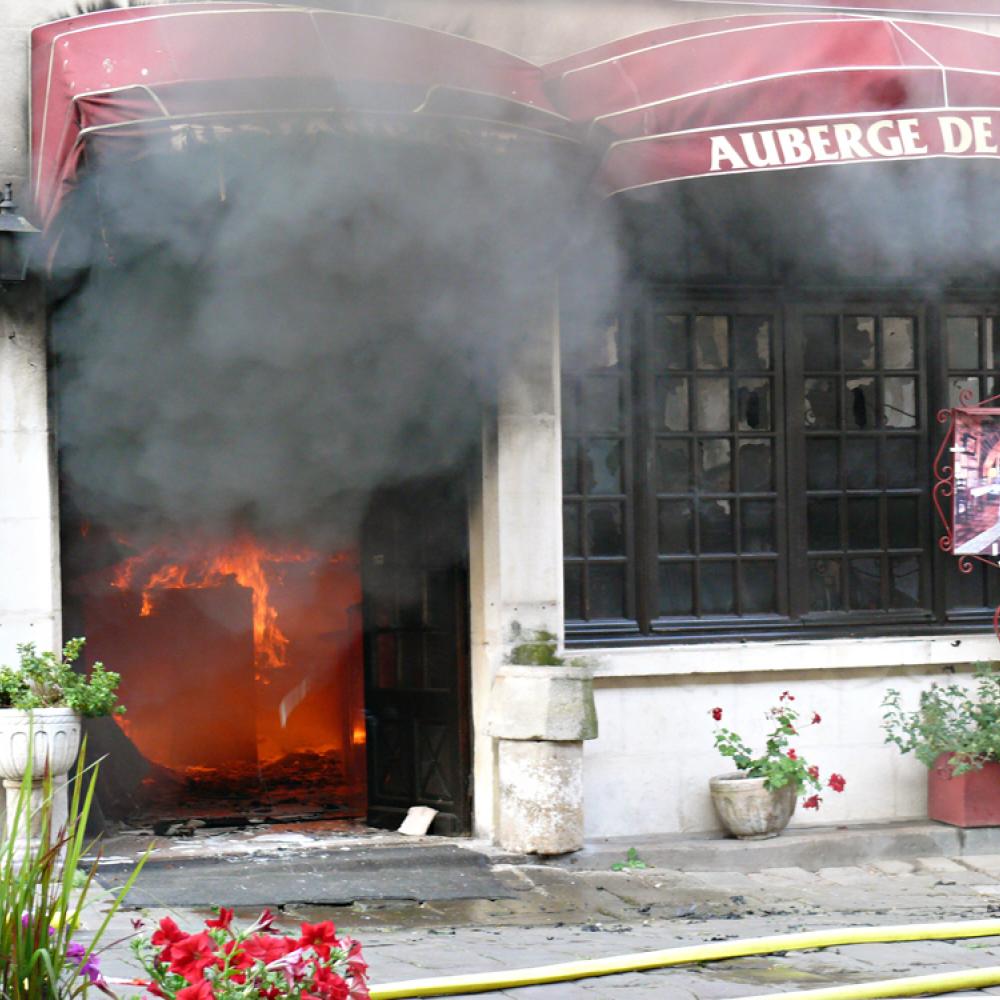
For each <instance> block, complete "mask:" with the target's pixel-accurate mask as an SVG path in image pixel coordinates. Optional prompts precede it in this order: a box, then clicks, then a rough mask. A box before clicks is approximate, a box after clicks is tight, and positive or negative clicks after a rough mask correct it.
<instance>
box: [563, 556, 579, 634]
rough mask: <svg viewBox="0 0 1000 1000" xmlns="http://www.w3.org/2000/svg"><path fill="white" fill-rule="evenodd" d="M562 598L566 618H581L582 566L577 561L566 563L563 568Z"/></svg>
mask: <svg viewBox="0 0 1000 1000" xmlns="http://www.w3.org/2000/svg"><path fill="white" fill-rule="evenodd" d="M563 600H564V601H565V602H566V617H567V618H568V619H570V620H576V621H579V620H580V619H581V618H583V567H582V566H581V565H580V564H579V563H568V564H567V565H566V566H565V567H564V569H563Z"/></svg>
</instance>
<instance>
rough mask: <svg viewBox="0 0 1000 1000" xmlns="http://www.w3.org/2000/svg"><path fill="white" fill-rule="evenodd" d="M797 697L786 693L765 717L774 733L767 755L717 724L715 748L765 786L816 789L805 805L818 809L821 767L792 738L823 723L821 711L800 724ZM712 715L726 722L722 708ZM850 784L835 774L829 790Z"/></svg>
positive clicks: (768, 739) (766, 747) (767, 744)
mask: <svg viewBox="0 0 1000 1000" xmlns="http://www.w3.org/2000/svg"><path fill="white" fill-rule="evenodd" d="M794 701H795V695H793V694H791V692H789V691H782V692H781V695H780V696H779V698H778V704H777V705H775V706H774V708H770V709H768V711H767V712H766V713H765V718H766V719H767V720H768V722H769V723H770V724H771V726H772V729H771V732H770V733H768V734H767V736H766V738H765V741H764V752H763V753H760V754H755V753H754V751H753V750H752V749H751V748H750V747H749V746H748V745H747V743H746V742H745V741H744V740H743V737H742V736H740V735H739V734H738V733H735V732H733V731H732V730H731V729H727V728H726V727H725V726H719V725H717V726H716V728H715V749H716V750H718V751H719V753H721V754H722V756H723V757H729V758H730V759H731V760H732V762H733V763H734V764H735V765H736V767H737V768H738V769H739V770H740V771H742V772H743V773H744V775H745V776H746V777H747V778H764V786H765V787H766V788H769V789H771V790H772V791H775V790H777V789H779V788H784V787H785V786H786V785H788V784H792V785H794V786H795V792H796V794H797V795H801V794H802V793H803V792H804V791H805V789H807V788H811V789H813V794H812V795H810V796H809V797H808V798H807V799H806V800H805V801H804V802H803V803H802V807H803V808H804V809H818V808H819V807H820V803H821V802H822V801H823V799H822V797H821V796H820V795H819V794H817V793H818V792H819V791H820V790H822V788H823V787H824V785H823V781H822V779H821V778H820V773H819V768H818V767H816V766H815V765H813V764H810V763H809V762H808V761H807V760H805V759H804V758H803V757H802V756H800V754H799V752H798V751H797V750H796V749H795V747H793V746H791V745H790V743H791V739H792V737H795V736H798V735H799V734H800V733H801V731H802V730H803V729H808V728H809V727H810V726H818V725H819V724H820V723H821V722H822V721H823V720H822V718H821V716H820V714H819V713H818V712H813V713H812V718H811V719H810V721H809V722H806V723H800V722H799V718H800V714H799V712H798V710H797V709H796V708H795V707H794V706H793V704H792V702H794ZM709 715H711V716H712V718H713V719H714V720H715V721H716V723H718V722H721V721H722V715H723V712H722V709H721V708H713V709H710V710H709ZM846 784H847V782H846V780H845V779H844V776H843V775H842V774H836V773H834V774H831V775H830V777H829V779H828V780H827V783H826V787H827V788H830V789H832V790H833V791H835V792H842V791H843V790H844V787H845V786H846Z"/></svg>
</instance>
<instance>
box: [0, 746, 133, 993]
mask: <svg viewBox="0 0 1000 1000" xmlns="http://www.w3.org/2000/svg"><path fill="white" fill-rule="evenodd" d="M83 760H84V754H83V753H81V755H80V760H79V763H78V764H77V769H76V774H75V779H74V781H73V787H72V793H71V795H70V799H69V810H68V818H67V822H66V825H65V826H64V827H61V828H60V829H54V828H53V824H52V805H53V795H54V794H55V793H56V792H57V791H61V788H58V787H57V786H56V785H55V783H54V781H53V779H52V777H51V776H49V775H46V776H45V780H44V782H43V783H42V789H43V791H42V802H41V804H40V805H39V806H38V807H37V808H36V809H34V811H33V809H32V795H31V787H32V786H31V771H30V757H29V771H28V773H27V774H26V775H25V779H24V781H23V783H22V785H21V792H20V794H19V796H18V798H17V802H16V804H15V806H14V810H13V815H12V816H8V824H9V827H10V829H12V830H14V831H15V834H14V835H13V836H11V837H9V838H7V839H6V840H5V841H4V842H3V844H2V845H0V997H3V1000H55V998H58V1000H72V998H76V997H86V996H88V995H89V994H90V991H91V990H92V989H101V986H102V985H103V981H102V980H101V977H100V972H99V969H98V959H97V949H98V945H99V944H100V941H101V938H102V936H103V935H104V933H105V931H106V930H107V927H108V924H109V923H110V921H111V918H112V917H113V916H114V914H115V912H116V911H117V910H118V908H119V907H120V906H121V903H122V900H123V899H124V898H125V895H126V894H127V893H128V891H129V890H130V889H131V887H132V884H133V882H134V881H135V877H136V876H137V875H138V873H139V871H140V870H141V868H142V866H143V864H144V863H145V860H146V859H145V857H143V858H142V859H141V860H140V862H139V864H138V865H137V867H136V869H135V872H134V873H133V874H132V876H131V877H130V878H129V880H128V882H127V883H126V885H125V886H124V887H123V888H122V890H121V892H120V893H119V894H118V895H117V896H116V897H113V898H112V900H111V902H110V905H109V906H108V908H107V909H106V910H105V912H104V916H103V920H102V922H101V923H100V925H99V926H98V927H97V928H96V930H95V931H94V933H93V934H92V935H91V936H90V939H89V941H88V942H87V943H84V942H83V941H79V940H75V939H74V934H75V932H76V930H77V928H78V927H79V926H80V923H81V915H82V913H83V909H84V906H85V904H86V902H87V896H88V893H89V892H90V890H91V889H92V888H93V885H94V876H95V874H96V872H97V862H96V861H94V862H93V863H92V864H90V865H89V866H88V867H84V866H82V864H81V862H82V858H83V856H84V854H86V853H89V852H90V851H91V850H92V849H93V845H92V844H88V843H86V842H85V840H84V831H85V829H86V826H87V817H88V815H89V813H90V808H91V804H92V802H93V798H94V789H95V787H96V783H97V765H96V764H93V765H90V766H89V767H87V766H85V765H84V763H83ZM32 828H34V832H35V838H34V839H33V838H32V837H31V836H30V834H29V831H30V830H31V829H32ZM101 992H107V987H106V986H105V987H104V988H103V989H101Z"/></svg>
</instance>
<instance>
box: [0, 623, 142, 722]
mask: <svg viewBox="0 0 1000 1000" xmlns="http://www.w3.org/2000/svg"><path fill="white" fill-rule="evenodd" d="M85 643H86V639H83V638H78V639H70V640H69V641H68V642H67V643H66V645H65V646H63V648H62V652H61V653H60V654H57V653H39V652H38V651H37V649H36V648H35V644H34V643H33V642H26V643H22V644H21V645H19V646H18V647H17V653H18V657H19V664H18V666H17V667H16V668H13V667H7V666H5V667H0V708H19V709H22V710H29V709H33V708H56V707H60V708H61V707H66V708H71V709H72V710H73V711H74V712H79V713H80V714H81V715H86V716H97V715H111V714H115V715H120V714H121V713H122V712H124V711H125V709H124V707H123V706H122V705H120V704H118V700H117V697H116V692H117V690H118V684H119V682H120V681H121V676H120V675H119V674H116V673H115V672H114V671H112V670H107V669H105V667H104V664H103V663H95V664H94V665H93V666H92V667H91V668H90V672H89V673H87V674H85V673H80V672H78V671H76V670H74V669H73V664H74V663H75V662H76V660H77V659H78V658H79V656H80V653H81V651H82V650H83V647H84V644H85Z"/></svg>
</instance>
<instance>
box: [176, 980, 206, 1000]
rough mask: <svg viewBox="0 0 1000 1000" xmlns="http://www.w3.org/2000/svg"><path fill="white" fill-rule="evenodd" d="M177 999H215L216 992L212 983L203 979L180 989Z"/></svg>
mask: <svg viewBox="0 0 1000 1000" xmlns="http://www.w3.org/2000/svg"><path fill="white" fill-rule="evenodd" d="M177 1000H215V993H214V992H213V990H212V984H211V983H206V982H205V980H204V979H203V980H202V981H201V982H200V983H194V984H192V985H191V986H185V987H184V989H182V990H180V991H178V993H177Z"/></svg>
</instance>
